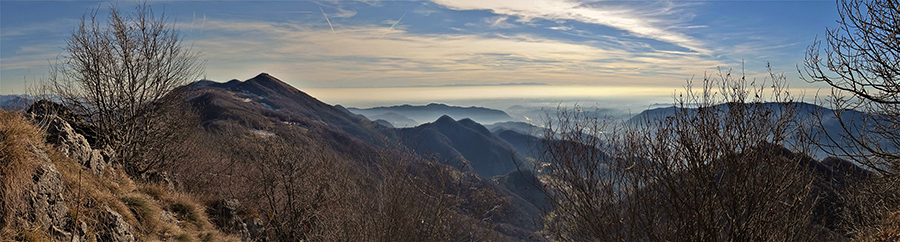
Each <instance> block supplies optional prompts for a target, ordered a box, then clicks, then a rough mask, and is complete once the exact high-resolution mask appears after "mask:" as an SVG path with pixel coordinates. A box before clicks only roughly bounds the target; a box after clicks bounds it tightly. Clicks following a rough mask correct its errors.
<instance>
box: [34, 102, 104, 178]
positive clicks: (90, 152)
mask: <svg viewBox="0 0 900 242" xmlns="http://www.w3.org/2000/svg"><path fill="white" fill-rule="evenodd" d="M45 127H46V129H47V141H48V142H50V143H51V144H55V145H57V146H58V147H59V150H60V151H61V152H62V153H63V154H64V155H66V156H68V157H70V158H72V159H74V160H75V161H77V162H78V163H79V164H81V165H83V166H84V167H87V168H88V170H90V171H91V172H93V173H94V174H102V173H103V170H104V169H106V166H107V162H106V160H104V157H103V153H102V152H101V151H100V150H95V149H91V144H90V143H88V141H87V139H85V138H84V136H83V135H81V134H79V133H77V132H75V129H73V128H72V126H71V125H69V122H67V121H66V120H63V119H62V118H60V117H59V116H52V117H50V120H49V121H48V122H47V124H46V126H45Z"/></svg>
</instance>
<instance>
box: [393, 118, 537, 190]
mask: <svg viewBox="0 0 900 242" xmlns="http://www.w3.org/2000/svg"><path fill="white" fill-rule="evenodd" d="M399 132H400V133H401V137H402V139H403V143H404V144H405V145H406V146H408V147H410V149H412V150H415V151H416V152H417V153H420V154H425V155H436V156H437V159H439V160H441V161H443V162H445V163H448V164H452V165H454V166H456V167H459V168H460V169H464V170H472V171H474V172H475V173H478V175H481V176H485V177H490V176H495V175H502V174H506V173H508V172H510V171H512V170H514V169H515V168H516V164H515V162H524V159H523V157H522V156H521V155H519V154H518V153H516V151H515V149H514V148H513V147H512V146H510V145H509V144H508V143H507V142H506V141H504V140H503V139H501V138H500V137H497V135H495V134H493V133H491V132H490V131H489V130H487V128H485V127H484V126H482V125H481V124H478V123H476V122H475V121H473V120H471V119H462V120H459V121H456V120H453V118H451V117H450V116H446V115H445V116H441V117H440V118H439V119H437V120H436V121H434V122H433V123H427V124H423V125H420V126H418V127H415V128H405V129H400V130H399Z"/></svg>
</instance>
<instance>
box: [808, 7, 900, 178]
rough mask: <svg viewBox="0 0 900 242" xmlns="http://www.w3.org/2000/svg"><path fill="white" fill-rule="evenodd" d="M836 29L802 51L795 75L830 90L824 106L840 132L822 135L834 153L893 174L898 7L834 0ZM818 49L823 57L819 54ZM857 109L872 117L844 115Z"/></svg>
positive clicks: (899, 88) (899, 87)
mask: <svg viewBox="0 0 900 242" xmlns="http://www.w3.org/2000/svg"><path fill="white" fill-rule="evenodd" d="M838 13H839V14H840V16H841V18H840V19H838V20H837V22H838V24H839V26H838V27H837V28H835V29H828V30H826V32H825V45H824V46H823V44H822V42H821V41H816V42H815V43H814V44H812V45H810V46H809V48H808V49H807V52H806V61H805V62H804V65H803V67H802V69H801V77H802V78H803V79H804V80H806V81H808V82H820V83H826V84H828V85H830V86H831V87H833V95H831V96H829V100H828V102H829V103H830V104H831V105H832V106H834V107H833V108H834V109H835V110H836V113H835V114H836V116H838V118H837V121H839V122H840V125H841V127H843V129H844V131H845V134H843V135H840V136H839V137H838V136H835V135H834V134H832V136H835V137H834V138H832V137H831V136H827V137H823V138H827V139H830V140H829V141H831V142H830V144H828V143H826V145H828V146H829V147H831V148H834V149H831V150H833V151H835V152H833V153H834V155H837V156H841V157H845V158H850V159H853V160H854V161H857V162H859V163H860V164H863V165H865V166H868V167H869V168H871V169H875V170H878V171H880V172H882V173H884V174H889V175H894V174H895V173H896V171H895V170H896V166H897V165H898V164H900V163H898V161H900V159H898V158H900V155H898V153H897V149H898V148H900V132H898V131H900V126H898V125H900V119H898V117H900V106H898V105H900V35H898V34H897V33H898V32H900V3H898V1H893V0H886V1H885V0H867V1H847V0H840V1H838ZM823 50H824V55H822V51H823ZM847 110H858V111H862V112H866V113H869V114H873V115H867V116H866V117H850V116H851V115H853V113H852V112H847Z"/></svg>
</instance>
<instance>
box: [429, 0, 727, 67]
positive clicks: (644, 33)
mask: <svg viewBox="0 0 900 242" xmlns="http://www.w3.org/2000/svg"><path fill="white" fill-rule="evenodd" d="M433 2H435V3H437V4H439V5H442V6H444V7H447V8H449V9H454V10H490V11H491V12H493V13H495V14H501V15H509V16H516V17H518V18H519V19H520V20H521V21H523V22H528V21H531V20H532V19H536V18H540V19H547V20H573V21H578V22H583V23H589V24H597V25H603V26H608V27H612V28H616V29H620V30H624V31H627V32H628V33H630V34H632V35H634V36H637V37H641V38H649V39H654V40H658V41H663V42H667V43H671V44H674V45H677V46H680V47H683V48H686V49H689V50H691V51H696V52H698V53H702V54H711V53H712V52H711V51H710V50H709V49H708V48H706V47H705V46H704V43H703V42H702V41H700V40H697V39H695V38H693V37H691V36H688V35H686V34H684V33H680V32H677V31H674V29H675V28H676V27H677V25H678V22H679V21H680V20H682V19H684V18H685V17H684V16H674V15H675V14H677V11H675V10H673V9H674V5H673V4H671V3H668V2H656V3H653V2H650V3H648V4H631V5H621V4H620V5H613V4H604V3H605V2H603V1H599V2H590V3H584V2H576V1H572V0H535V1H525V2H523V1H518V0H495V1H484V0H433Z"/></svg>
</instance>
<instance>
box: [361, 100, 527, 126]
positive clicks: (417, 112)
mask: <svg viewBox="0 0 900 242" xmlns="http://www.w3.org/2000/svg"><path fill="white" fill-rule="evenodd" d="M347 110H349V111H350V112H353V113H355V114H362V115H365V116H366V117H368V118H369V119H371V120H375V119H384V120H387V121H389V122H391V123H392V124H394V126H396V127H413V126H415V125H418V123H416V120H435V119H437V118H439V117H441V116H444V115H447V116H450V117H452V118H455V119H464V118H468V119H472V120H475V121H477V122H479V123H484V124H489V123H495V122H504V121H510V120H512V117H510V116H509V114H506V112H503V111H500V110H496V109H489V108H482V107H457V106H448V105H446V104H438V103H432V104H428V105H425V106H413V105H400V106H390V107H374V108H364V109H360V108H352V107H351V108H347Z"/></svg>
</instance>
